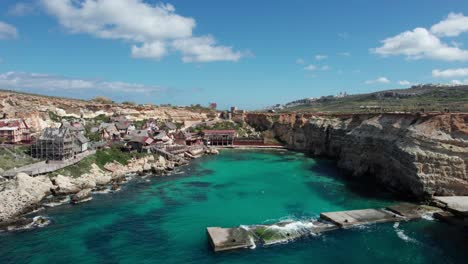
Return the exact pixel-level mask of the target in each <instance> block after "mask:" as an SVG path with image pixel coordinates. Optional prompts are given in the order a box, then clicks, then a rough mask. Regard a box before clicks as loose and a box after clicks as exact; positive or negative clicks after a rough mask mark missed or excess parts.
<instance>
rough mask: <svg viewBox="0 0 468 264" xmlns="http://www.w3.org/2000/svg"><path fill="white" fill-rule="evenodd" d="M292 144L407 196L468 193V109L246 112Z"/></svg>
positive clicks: (247, 117) (257, 124) (253, 123)
mask: <svg viewBox="0 0 468 264" xmlns="http://www.w3.org/2000/svg"><path fill="white" fill-rule="evenodd" d="M244 120H245V121H246V122H247V123H248V124H250V125H251V126H253V127H255V128H257V129H259V130H261V131H265V132H264V133H265V135H266V136H269V137H271V138H275V139H277V140H279V141H282V142H284V143H285V144H286V145H287V146H288V147H289V148H291V149H294V150H300V151H305V152H308V153H310V154H311V155H313V156H318V157H329V158H333V159H336V160H337V163H338V166H339V167H340V168H342V169H344V170H346V171H348V172H349V174H350V175H351V176H352V177H353V178H355V179H362V180H372V181H374V180H375V181H377V182H380V183H381V184H383V186H385V187H386V188H388V189H390V190H393V191H396V192H398V193H399V194H402V195H405V196H411V197H415V198H418V199H425V198H428V197H430V196H431V195H468V115H467V114H420V115H418V114H382V115H378V114H374V115H371V114H359V115H335V116H319V115H311V114H310V115H306V114H297V115H296V114H254V113H252V114H247V115H245V116H244Z"/></svg>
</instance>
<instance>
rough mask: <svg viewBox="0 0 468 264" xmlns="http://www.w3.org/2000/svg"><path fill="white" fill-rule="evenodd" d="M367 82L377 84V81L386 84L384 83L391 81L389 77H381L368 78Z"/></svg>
mask: <svg viewBox="0 0 468 264" xmlns="http://www.w3.org/2000/svg"><path fill="white" fill-rule="evenodd" d="M365 83H366V84H377V83H380V84H384V83H390V80H389V79H388V78H387V77H379V78H377V79H374V80H367V81H365Z"/></svg>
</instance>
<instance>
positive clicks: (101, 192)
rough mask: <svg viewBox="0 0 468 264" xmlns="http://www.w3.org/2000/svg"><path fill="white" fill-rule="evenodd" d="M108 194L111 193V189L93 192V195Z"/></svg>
mask: <svg viewBox="0 0 468 264" xmlns="http://www.w3.org/2000/svg"><path fill="white" fill-rule="evenodd" d="M110 192H111V189H110V188H106V189H104V190H99V191H94V192H93V194H106V193H110Z"/></svg>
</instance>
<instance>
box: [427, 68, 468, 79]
mask: <svg viewBox="0 0 468 264" xmlns="http://www.w3.org/2000/svg"><path fill="white" fill-rule="evenodd" d="M466 76H468V68H459V69H447V70H438V69H435V70H433V71H432V77H434V78H457V77H466Z"/></svg>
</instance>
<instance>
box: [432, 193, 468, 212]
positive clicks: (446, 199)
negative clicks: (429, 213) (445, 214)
mask: <svg viewBox="0 0 468 264" xmlns="http://www.w3.org/2000/svg"><path fill="white" fill-rule="evenodd" d="M433 199H434V201H435V203H436V204H439V205H440V206H442V207H445V208H446V209H447V210H449V211H450V212H452V213H454V214H456V215H463V216H468V196H434V197H433Z"/></svg>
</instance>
